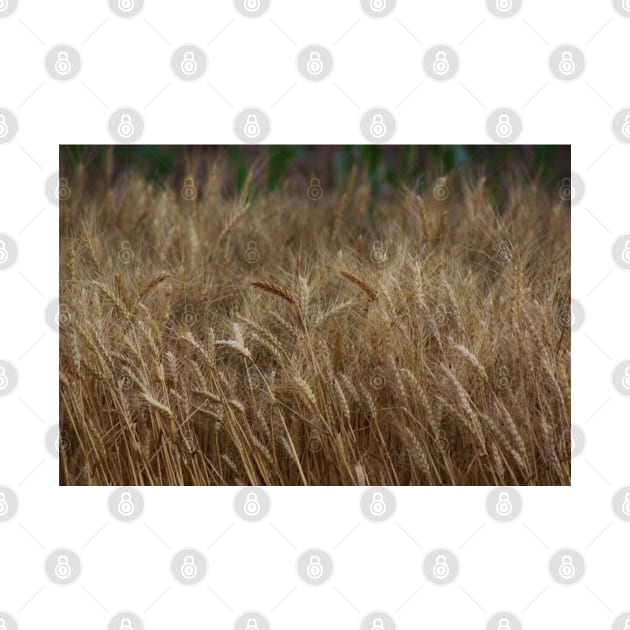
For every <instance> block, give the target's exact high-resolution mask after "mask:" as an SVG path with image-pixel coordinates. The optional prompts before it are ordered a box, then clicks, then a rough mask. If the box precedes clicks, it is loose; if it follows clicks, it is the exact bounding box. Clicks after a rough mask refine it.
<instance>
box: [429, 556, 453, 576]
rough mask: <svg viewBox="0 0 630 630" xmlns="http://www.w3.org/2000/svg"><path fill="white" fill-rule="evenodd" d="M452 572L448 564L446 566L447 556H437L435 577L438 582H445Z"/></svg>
mask: <svg viewBox="0 0 630 630" xmlns="http://www.w3.org/2000/svg"><path fill="white" fill-rule="evenodd" d="M450 572H451V570H450V569H449V568H448V564H446V556H442V555H440V556H437V557H436V559H435V564H434V565H433V575H435V577H436V578H438V580H444V579H446V578H447V577H448V575H449V573H450Z"/></svg>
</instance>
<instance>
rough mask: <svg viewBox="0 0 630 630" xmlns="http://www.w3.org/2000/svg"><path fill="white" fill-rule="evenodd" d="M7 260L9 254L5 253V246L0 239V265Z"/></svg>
mask: <svg viewBox="0 0 630 630" xmlns="http://www.w3.org/2000/svg"><path fill="white" fill-rule="evenodd" d="M8 259H9V252H8V251H7V244H6V243H5V242H4V241H3V240H2V239H0V265H1V264H3V263H5V262H7V260H8Z"/></svg>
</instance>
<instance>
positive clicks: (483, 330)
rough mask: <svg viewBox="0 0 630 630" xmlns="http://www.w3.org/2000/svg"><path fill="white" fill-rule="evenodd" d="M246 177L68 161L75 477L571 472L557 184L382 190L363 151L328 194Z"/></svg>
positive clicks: (67, 281)
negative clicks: (200, 182)
mask: <svg viewBox="0 0 630 630" xmlns="http://www.w3.org/2000/svg"><path fill="white" fill-rule="evenodd" d="M261 170H264V165H258V166H257V168H252V170H251V171H250V173H249V175H248V182H249V183H251V182H253V181H255V180H256V178H257V177H258V176H259V172H260V171H261ZM228 177H229V174H228V173H227V169H225V168H223V166H222V164H221V163H220V162H219V161H217V162H215V163H214V164H213V165H211V167H210V168H208V169H207V172H206V174H205V182H204V187H203V189H204V192H203V194H198V193H196V192H195V194H194V195H192V194H188V193H190V191H188V193H186V191H185V189H181V187H172V188H170V187H166V188H159V187H157V186H155V185H152V184H150V183H147V181H146V179H145V178H143V177H142V176H141V175H140V174H134V173H133V172H129V173H128V174H127V176H126V177H124V178H120V179H119V180H117V181H116V182H112V184H111V185H110V186H109V187H108V188H107V189H106V190H103V191H100V192H99V191H96V192H95V191H90V190H89V189H88V187H87V186H86V185H85V184H84V182H82V180H81V169H79V170H78V175H74V176H70V177H69V178H68V179H69V186H70V187H71V191H72V194H71V195H68V196H67V198H66V199H63V198H62V200H61V201H60V314H59V323H60V350H59V352H60V357H59V361H60V367H59V369H60V375H59V387H60V430H61V438H60V445H61V447H60V453H61V457H60V483H61V484H67V485H76V484H80V485H86V484H90V485H92V484H94V485H177V484H187V485H366V484H369V485H416V484H421V485H527V484H529V485H566V484H570V475H571V467H570V401H571V398H570V324H571V313H570V205H569V204H568V203H566V201H563V199H562V198H561V196H560V195H558V191H557V188H556V189H552V188H549V187H548V186H545V185H543V184H542V183H541V181H540V180H539V179H538V178H536V177H520V176H517V175H514V176H510V175H507V174H506V173H502V174H501V177H502V178H503V180H504V181H505V179H506V178H507V179H508V186H507V188H508V190H509V194H508V195H506V196H505V198H503V199H502V200H501V202H500V203H497V202H496V198H495V197H494V196H493V195H492V194H491V192H490V191H489V189H490V186H491V184H492V180H493V177H497V175H496V174H484V173H483V170H482V169H473V168H470V169H467V168H464V169H460V170H458V171H457V172H453V173H449V174H447V175H442V178H441V182H440V184H441V186H442V188H441V189H440V190H439V191H437V190H436V188H434V187H433V186H432V185H428V186H425V187H424V189H423V190H422V191H421V192H418V191H417V190H412V189H410V188H407V187H404V186H400V187H399V188H393V189H391V190H388V191H386V192H385V193H384V194H383V195H381V196H380V197H379V199H378V202H377V203H376V204H374V203H373V199H372V192H373V191H372V189H371V187H370V185H369V182H368V179H367V177H366V174H365V173H364V172H363V170H362V169H361V168H360V167H357V168H354V169H353V170H352V173H351V176H350V177H348V178H347V181H346V182H344V184H343V186H341V187H337V188H334V189H331V190H321V191H320V192H321V193H322V194H321V195H320V196H319V198H317V195H315V194H312V193H309V192H308V191H307V190H306V189H305V187H301V188H300V187H296V186H292V185H290V182H288V183H287V185H286V186H284V187H283V188H281V189H280V190H278V191H273V192H266V193H263V194H258V195H251V194H249V193H247V192H242V193H240V194H236V193H226V192H225V189H226V186H225V181H226V180H227V178H228ZM248 182H246V185H245V186H244V187H243V189H242V190H243V191H250V190H251V186H248V185H247V183H248ZM189 183H190V182H189ZM445 191H446V193H445ZM370 206H372V207H373V211H370Z"/></svg>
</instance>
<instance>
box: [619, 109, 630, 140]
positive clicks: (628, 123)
mask: <svg viewBox="0 0 630 630" xmlns="http://www.w3.org/2000/svg"><path fill="white" fill-rule="evenodd" d="M621 133H622V134H623V135H624V136H625V137H626V138H630V114H626V116H625V118H624V119H623V127H622V128H621Z"/></svg>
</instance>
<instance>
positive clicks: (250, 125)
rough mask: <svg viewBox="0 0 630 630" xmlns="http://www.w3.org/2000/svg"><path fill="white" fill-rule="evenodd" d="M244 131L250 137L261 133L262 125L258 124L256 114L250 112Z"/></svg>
mask: <svg viewBox="0 0 630 630" xmlns="http://www.w3.org/2000/svg"><path fill="white" fill-rule="evenodd" d="M243 131H244V132H245V135H246V136H247V137H248V138H255V137H256V136H258V135H259V134H260V125H259V124H258V116H256V114H249V115H248V116H247V120H246V121H245V128H244V130H243Z"/></svg>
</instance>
